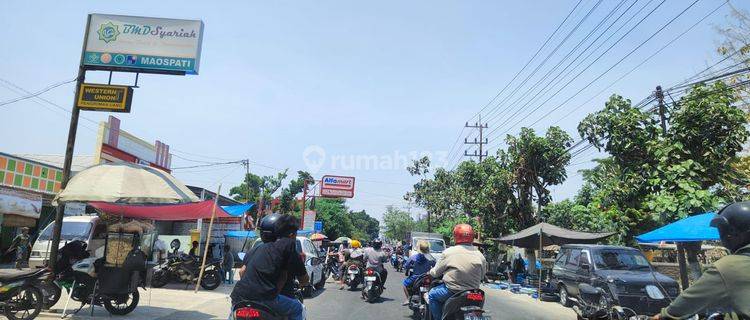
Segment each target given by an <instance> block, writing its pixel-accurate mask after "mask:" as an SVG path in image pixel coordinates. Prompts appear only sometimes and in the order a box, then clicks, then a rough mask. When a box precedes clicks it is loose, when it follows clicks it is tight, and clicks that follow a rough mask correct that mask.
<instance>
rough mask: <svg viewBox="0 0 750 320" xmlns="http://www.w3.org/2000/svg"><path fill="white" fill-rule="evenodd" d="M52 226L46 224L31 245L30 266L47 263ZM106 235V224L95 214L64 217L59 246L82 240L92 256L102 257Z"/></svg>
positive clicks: (39, 265)
mask: <svg viewBox="0 0 750 320" xmlns="http://www.w3.org/2000/svg"><path fill="white" fill-rule="evenodd" d="M53 228H54V223H50V224H48V225H47V227H46V228H44V230H43V231H42V232H41V234H40V235H39V238H37V239H36V242H34V245H33V246H32V247H31V255H30V256H29V267H30V268H43V267H44V266H45V265H46V264H47V260H48V259H49V253H50V243H51V240H52V229H53ZM106 236H107V226H106V225H105V224H104V222H102V221H101V219H99V217H97V216H70V217H64V218H63V225H62V230H61V232H60V248H62V247H63V246H64V245H65V244H66V243H68V241H73V240H82V241H84V242H86V244H87V251H89V254H90V255H91V256H92V257H97V258H98V257H103V256H104V242H105V241H104V239H105V238H106Z"/></svg>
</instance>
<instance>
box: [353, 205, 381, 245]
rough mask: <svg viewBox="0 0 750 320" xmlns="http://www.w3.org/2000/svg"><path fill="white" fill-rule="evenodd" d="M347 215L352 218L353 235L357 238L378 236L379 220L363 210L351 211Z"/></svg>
mask: <svg viewBox="0 0 750 320" xmlns="http://www.w3.org/2000/svg"><path fill="white" fill-rule="evenodd" d="M349 217H350V219H351V220H352V225H353V226H354V233H355V235H353V236H354V237H355V238H357V239H363V240H368V241H369V240H373V239H375V238H377V237H378V234H379V233H380V221H378V219H375V218H373V217H371V216H369V215H368V214H367V212H365V210H361V211H351V212H349Z"/></svg>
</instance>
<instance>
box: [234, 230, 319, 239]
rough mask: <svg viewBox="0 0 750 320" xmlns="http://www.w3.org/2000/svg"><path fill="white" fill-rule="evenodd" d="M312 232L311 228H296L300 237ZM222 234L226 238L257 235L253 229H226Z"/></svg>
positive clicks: (253, 236)
mask: <svg viewBox="0 0 750 320" xmlns="http://www.w3.org/2000/svg"><path fill="white" fill-rule="evenodd" d="M312 233H313V232H312V231H311V230H298V231H297V235H298V236H300V237H305V236H307V235H310V234H312ZM224 236H225V237H227V238H255V237H257V236H258V234H256V233H255V231H244V230H234V231H227V233H225V234H224Z"/></svg>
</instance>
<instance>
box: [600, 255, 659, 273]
mask: <svg viewBox="0 0 750 320" xmlns="http://www.w3.org/2000/svg"><path fill="white" fill-rule="evenodd" d="M594 262H595V263H596V267H597V268H599V269H605V270H635V269H649V268H650V266H649V264H648V260H646V257H644V256H643V255H642V254H641V253H640V252H638V251H634V250H599V252H597V253H596V254H595V255H594Z"/></svg>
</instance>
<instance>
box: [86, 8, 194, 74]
mask: <svg viewBox="0 0 750 320" xmlns="http://www.w3.org/2000/svg"><path fill="white" fill-rule="evenodd" d="M86 34H87V36H86V45H85V48H84V58H83V64H84V66H90V67H96V68H101V69H105V70H106V69H111V70H117V71H135V72H147V73H149V72H151V73H165V72H166V73H175V72H176V73H185V74H198V65H199V62H200V53H201V42H202V40H203V21H200V20H178V19H162V18H147V17H132V16H119V15H108V14H90V15H89V24H88V30H87V33H86Z"/></svg>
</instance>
